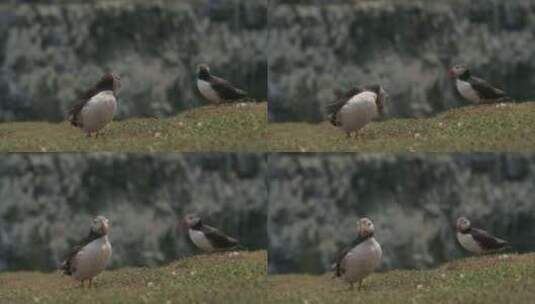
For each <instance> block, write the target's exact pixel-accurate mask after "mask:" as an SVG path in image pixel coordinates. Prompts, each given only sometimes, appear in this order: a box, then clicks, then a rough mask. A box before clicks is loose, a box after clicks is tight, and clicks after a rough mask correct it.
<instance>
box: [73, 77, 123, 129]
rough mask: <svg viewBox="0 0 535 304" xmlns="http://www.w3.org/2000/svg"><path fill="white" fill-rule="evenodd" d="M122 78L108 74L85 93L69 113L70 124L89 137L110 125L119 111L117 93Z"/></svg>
mask: <svg viewBox="0 0 535 304" xmlns="http://www.w3.org/2000/svg"><path fill="white" fill-rule="evenodd" d="M119 87H120V78H119V77H118V76H117V75H114V74H112V73H106V74H105V75H104V76H102V78H101V79H100V80H99V81H98V82H97V83H96V84H95V86H94V87H92V88H91V89H89V90H88V91H87V92H85V93H84V94H83V95H82V97H81V99H80V101H79V102H78V103H77V104H76V105H74V107H72V108H71V109H70V110H69V112H68V120H69V121H70V123H71V124H72V125H73V126H75V127H78V128H80V129H82V131H84V132H85V133H86V134H87V136H88V137H90V136H91V134H92V133H95V134H96V136H98V134H99V133H98V132H99V131H100V130H101V129H102V128H104V127H105V126H106V125H107V124H108V123H110V122H111V121H112V119H113V116H114V115H115V112H116V110H117V98H116V93H117V90H118V89H119Z"/></svg>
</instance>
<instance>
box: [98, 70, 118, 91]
mask: <svg viewBox="0 0 535 304" xmlns="http://www.w3.org/2000/svg"><path fill="white" fill-rule="evenodd" d="M120 87H121V78H119V76H117V75H115V74H113V73H106V74H104V76H102V78H100V80H99V81H98V82H97V84H96V85H95V91H96V92H102V91H113V92H114V93H116V92H117V90H118V89H119V88H120Z"/></svg>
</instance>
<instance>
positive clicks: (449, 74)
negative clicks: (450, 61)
mask: <svg viewBox="0 0 535 304" xmlns="http://www.w3.org/2000/svg"><path fill="white" fill-rule="evenodd" d="M448 76H450V77H451V78H454V77H455V72H454V71H453V70H452V69H449V70H448Z"/></svg>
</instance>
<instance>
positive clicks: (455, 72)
mask: <svg viewBox="0 0 535 304" xmlns="http://www.w3.org/2000/svg"><path fill="white" fill-rule="evenodd" d="M466 71H468V66H467V65H466V64H458V65H456V66H454V67H452V68H451V69H450V70H449V75H450V77H452V78H457V77H459V76H460V75H462V74H464V73H465V72H466Z"/></svg>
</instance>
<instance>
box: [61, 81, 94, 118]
mask: <svg viewBox="0 0 535 304" xmlns="http://www.w3.org/2000/svg"><path fill="white" fill-rule="evenodd" d="M97 93H98V87H97V86H96V85H95V86H94V87H92V88H91V89H89V90H87V91H85V92H84V93H83V94H81V95H80V97H79V98H78V100H79V101H78V102H77V103H75V104H74V106H73V107H72V108H70V109H69V111H68V112H67V119H68V120H69V122H70V123H71V125H73V126H75V127H82V125H81V121H80V119H79V115H80V112H82V109H83V108H84V106H85V105H86V104H87V102H88V101H89V100H90V99H91V97H93V96H95V95H96V94H97Z"/></svg>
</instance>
